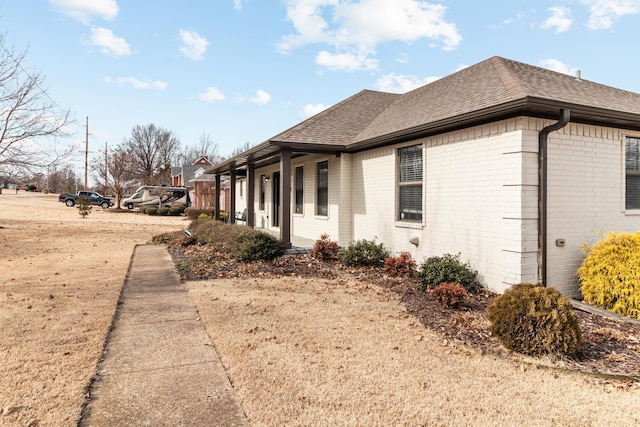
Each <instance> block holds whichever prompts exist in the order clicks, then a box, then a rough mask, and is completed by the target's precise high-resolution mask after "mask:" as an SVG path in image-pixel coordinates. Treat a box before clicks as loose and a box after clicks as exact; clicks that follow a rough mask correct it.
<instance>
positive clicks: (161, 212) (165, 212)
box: [156, 208, 169, 216]
mask: <svg viewBox="0 0 640 427" xmlns="http://www.w3.org/2000/svg"><path fill="white" fill-rule="evenodd" d="M156 215H160V216H167V215H169V208H158V210H157V211H156Z"/></svg>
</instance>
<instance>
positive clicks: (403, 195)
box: [398, 145, 423, 222]
mask: <svg viewBox="0 0 640 427" xmlns="http://www.w3.org/2000/svg"><path fill="white" fill-rule="evenodd" d="M422 170H423V167H422V145H413V146H411V147H404V148H400V149H398V172H399V174H398V220H399V221H413V222H418V221H422Z"/></svg>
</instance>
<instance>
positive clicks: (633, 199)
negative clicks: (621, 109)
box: [625, 137, 640, 209]
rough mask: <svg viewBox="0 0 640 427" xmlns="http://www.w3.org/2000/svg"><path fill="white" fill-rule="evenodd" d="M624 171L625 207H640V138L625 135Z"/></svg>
mask: <svg viewBox="0 0 640 427" xmlns="http://www.w3.org/2000/svg"><path fill="white" fill-rule="evenodd" d="M625 172H626V179H625V208H626V209H640V138H632V137H627V141H626V145H625Z"/></svg>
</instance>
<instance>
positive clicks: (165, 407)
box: [80, 245, 249, 426]
mask: <svg viewBox="0 0 640 427" xmlns="http://www.w3.org/2000/svg"><path fill="white" fill-rule="evenodd" d="M80 425H81V426H247V425H249V424H248V422H247V420H246V417H245V415H244V413H243V412H242V409H241V408H240V406H239V405H238V404H237V403H236V401H235V398H234V395H233V389H232V387H231V384H230V383H229V379H228V378H227V376H226V373H225V371H224V368H223V366H222V364H221V363H220V359H219V358H218V355H217V353H216V351H215V349H214V348H213V346H212V343H211V340H210V339H209V336H208V335H207V333H206V331H205V329H204V326H203V325H202V322H201V321H200V320H199V316H198V313H197V311H196V309H195V306H194V305H193V302H192V301H191V299H190V298H189V295H188V293H187V290H186V289H185V288H184V287H183V286H182V284H181V283H180V280H179V278H178V276H177V273H176V272H175V269H174V266H173V262H172V260H171V257H170V256H169V254H168V253H167V250H166V249H165V248H164V247H163V246H151V245H149V246H138V247H137V248H136V249H135V252H134V255H133V258H132V260H131V265H130V267H129V274H128V276H127V279H126V282H125V284H124V289H123V291H122V296H121V297H120V301H119V303H118V309H117V312H116V316H115V319H114V324H113V328H112V330H111V332H110V334H109V337H108V339H107V344H106V347H105V353H104V355H103V360H102V361H101V362H100V364H99V365H98V375H97V378H96V381H95V382H94V383H93V386H92V387H91V397H90V400H89V403H88V405H87V406H86V408H85V410H84V411H83V416H82V420H81V422H80Z"/></svg>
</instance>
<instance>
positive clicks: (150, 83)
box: [104, 77, 169, 90]
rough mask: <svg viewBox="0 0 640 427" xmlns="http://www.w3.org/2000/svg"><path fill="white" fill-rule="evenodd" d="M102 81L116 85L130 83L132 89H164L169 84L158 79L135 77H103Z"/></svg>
mask: <svg viewBox="0 0 640 427" xmlns="http://www.w3.org/2000/svg"><path fill="white" fill-rule="evenodd" d="M104 81H105V82H107V83H111V84H115V85H116V86H126V85H130V86H131V87H132V88H134V89H156V90H163V89H166V88H167V86H169V84H168V83H167V82H163V81H160V80H138V79H137V78H135V77H116V78H112V77H105V78H104Z"/></svg>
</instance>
